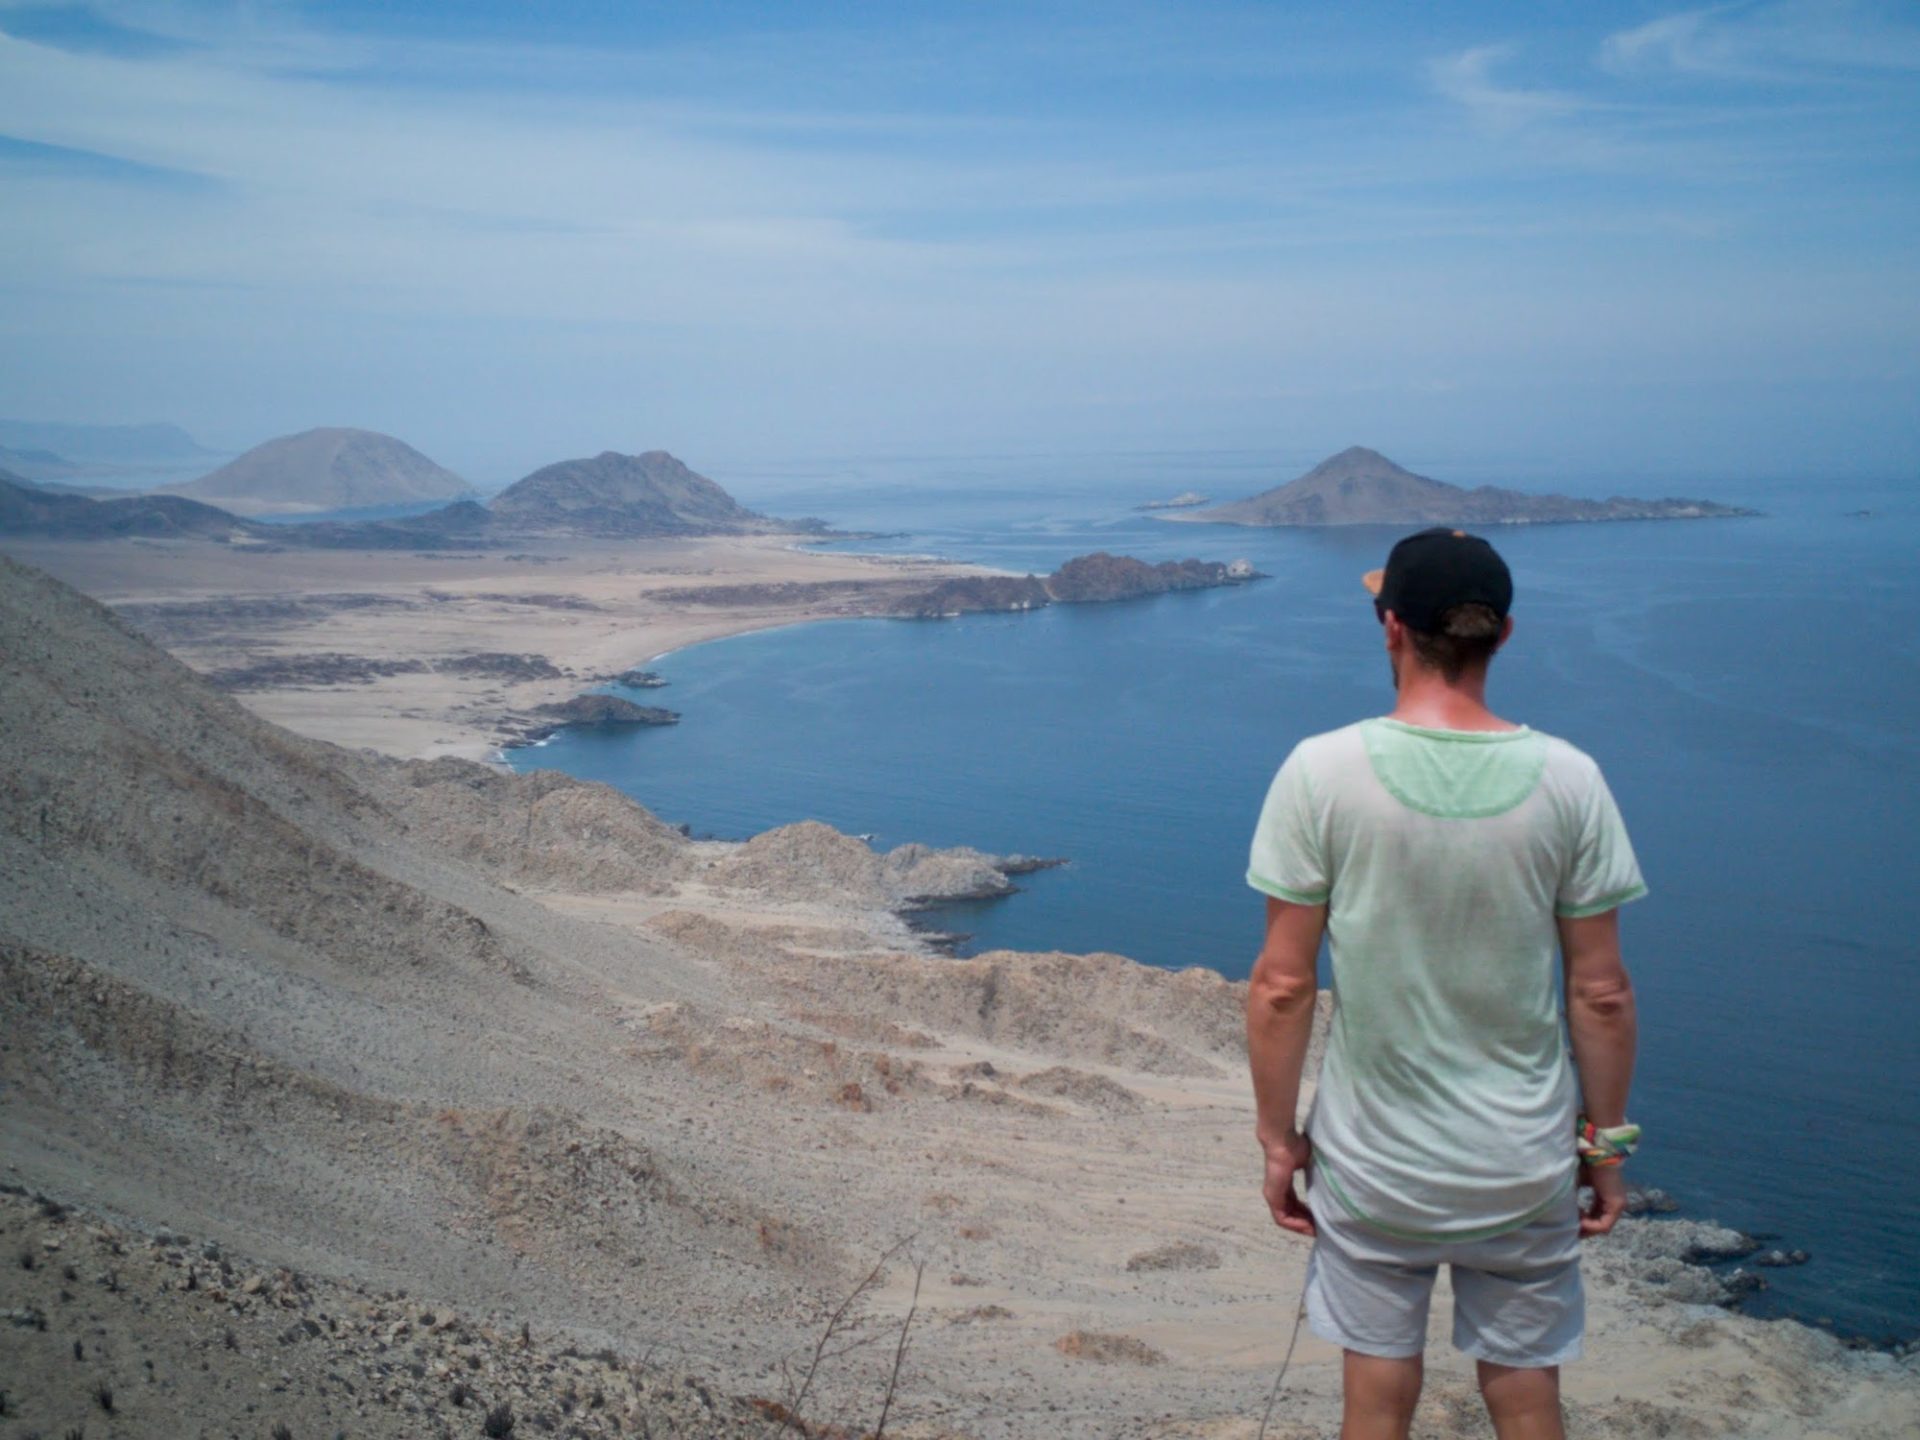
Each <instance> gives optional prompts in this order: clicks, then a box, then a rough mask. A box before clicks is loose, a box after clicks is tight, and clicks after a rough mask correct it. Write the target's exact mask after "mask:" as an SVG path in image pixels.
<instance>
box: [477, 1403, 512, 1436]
mask: <svg viewBox="0 0 1920 1440" xmlns="http://www.w3.org/2000/svg"><path fill="white" fill-rule="evenodd" d="M480 1433H481V1434H482V1435H485V1436H486V1437H487V1440H506V1437H507V1436H509V1435H511V1434H513V1406H512V1405H510V1404H508V1403H507V1402H506V1401H505V1400H502V1401H501V1402H500V1403H499V1404H498V1405H496V1406H494V1407H493V1408H492V1409H491V1410H489V1411H487V1418H486V1419H485V1420H484V1421H483V1422H482V1423H481V1426H480Z"/></svg>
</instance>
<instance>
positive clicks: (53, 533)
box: [0, 470, 493, 550]
mask: <svg viewBox="0 0 1920 1440" xmlns="http://www.w3.org/2000/svg"><path fill="white" fill-rule="evenodd" d="M492 525H493V517H492V516H491V515H489V514H488V513H487V511H486V510H485V509H484V508H483V507H481V506H479V505H476V504H474V503H473V502H472V501H471V500H461V501H456V502H455V503H454V504H452V505H446V506H442V507H441V508H440V509H438V510H435V511H432V512H431V513H429V514H426V515H410V516H407V517H405V518H404V519H399V520H361V521H356V522H352V523H345V522H329V521H314V522H313V523H311V524H307V525H269V524H264V523H262V522H261V521H258V520H247V519H243V518H242V517H240V516H238V515H235V514H234V513H232V512H231V511H229V510H222V509H219V508H218V507H216V506H213V505H207V504H203V503H202V502H200V501H198V500H190V499H188V498H187V497H186V496H185V495H129V496H125V497H122V498H115V499H106V500H95V499H89V498H88V497H87V496H84V495H78V494H74V493H71V492H69V491H67V490H65V489H64V488H62V489H58V490H56V489H52V488H49V487H46V486H40V485H35V484H33V483H32V482H30V481H27V480H23V479H21V477H20V476H18V475H12V474H9V473H7V472H6V471H4V470H0V539H5V538H9V537H15V536H18V537H21V538H31V539H37V540H113V539H118V538H121V537H125V536H140V537H144V538H148V539H175V540H181V539H195V540H208V541H212V542H214V543H215V544H220V545H261V546H271V547H273V548H274V549H281V550H285V549H308V550H449V549H456V548H473V547H475V546H485V545H488V544H490V543H493V542H491V541H490V540H489V538H488V534H489V531H490V529H491V527H492Z"/></svg>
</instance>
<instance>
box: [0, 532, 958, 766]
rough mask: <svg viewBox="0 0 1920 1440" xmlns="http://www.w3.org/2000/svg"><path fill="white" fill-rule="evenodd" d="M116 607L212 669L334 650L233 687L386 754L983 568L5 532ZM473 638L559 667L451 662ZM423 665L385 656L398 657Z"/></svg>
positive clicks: (259, 705)
mask: <svg viewBox="0 0 1920 1440" xmlns="http://www.w3.org/2000/svg"><path fill="white" fill-rule="evenodd" d="M0 549H3V550H4V551H5V552H6V553H8V554H11V555H13V556H15V557H16V558H17V559H20V560H22V561H24V562H25V563H27V564H30V565H33V566H36V567H38V568H40V569H43V570H46V571H47V572H48V573H50V574H52V575H56V576H58V577H59V578H60V579H62V580H65V581H66V582H67V583H69V584H71V585H73V586H74V587H75V588H77V589H79V590H82V591H84V592H85V593H87V594H89V595H92V596H94V597H95V598H96V599H99V600H101V601H103V602H105V603H106V604H108V605H111V606H113V607H114V608H116V609H118V610H120V611H121V612H122V613H123V614H124V615H126V616H127V618H128V619H130V620H131V621H132V622H133V623H134V624H136V625H138V626H139V627H140V628H141V629H142V630H143V631H144V632H145V633H147V634H149V635H151V636H152V637H153V638H154V639H155V640H156V641H158V642H159V643H160V644H162V645H165V646H166V647H167V648H168V649H169V650H170V651H172V652H173V653H174V654H175V655H177V656H179V657H180V658H181V659H182V660H184V661H186V662H187V663H188V664H189V665H191V666H193V667H194V668H195V669H197V670H200V671H202V672H218V671H232V670H237V669H240V668H243V667H248V666H258V665H260V664H261V662H263V661H300V660H310V659H312V658H314V657H324V658H326V659H327V660H328V661H329V662H330V663H332V664H333V665H334V669H335V672H336V675H337V676H338V677H339V678H335V679H332V680H331V681H330V682H329V681H328V680H325V679H311V678H308V679H300V680H297V681H295V682H293V683H283V682H273V681H267V682H264V683H261V684H258V685H251V684H250V685H247V686H246V687H245V688H242V689H239V690H238V691H237V693H238V694H239V695H240V698H241V699H242V701H243V703H245V704H246V705H247V706H248V707H249V708H251V709H253V710H254V711H256V712H257V713H258V714H260V715H262V716H265V717H266V718H267V719H270V720H272V721H274V722H275V723H276V724H281V725H285V726H287V727H288V728H289V729H291V730H293V731H295V732H297V733H299V734H302V735H310V736H312V737H314V738H316V739H321V740H328V741H331V742H333V743H335V744H339V745H346V746H349V747H352V748H356V749H358V748H365V749H371V750H377V751H379V752H380V753H381V754H383V755H394V756H403V757H411V758H431V757H433V756H436V755H458V756H462V757H465V758H468V759H480V760H484V759H487V758H489V757H491V756H493V755H494V754H495V753H496V751H497V750H498V748H499V746H500V745H501V743H502V741H503V739H505V738H506V732H507V730H508V729H509V728H510V719H511V717H521V718H523V719H524V717H527V716H529V715H532V714H534V713H535V712H536V711H537V709H538V707H540V706H542V705H547V704H552V703H555V702H559V701H564V700H566V699H568V698H570V697H571V696H573V695H576V694H578V693H579V692H580V691H582V690H584V689H586V688H588V687H589V686H590V685H592V684H594V683H595V682H597V681H600V680H603V679H607V678H611V677H612V676H614V675H616V674H618V673H620V672H621V671H623V670H626V669H629V668H631V667H634V666H641V665H644V664H645V663H646V662H647V661H648V660H649V659H651V658H653V657H655V656H657V655H660V654H663V653H665V652H667V651H669V650H677V649H680V648H682V647H683V646H686V645H692V644H697V643H699V642H700V641H703V640H714V639H718V638H720V637H722V636H726V635H737V634H741V633H743V632H745V631H749V630H763V629H767V628H770V627H772V626H778V625H791V624H797V623H800V622H802V621H808V620H825V619H831V618H836V617H845V616H860V615H877V614H881V613H884V611H885V609H886V608H887V606H888V604H889V603H890V602H891V601H893V600H896V599H898V598H899V597H901V596H903V595H906V594H909V593H912V592H914V591H918V590H923V589H925V588H927V587H929V586H931V585H933V584H935V583H937V582H938V581H940V580H943V579H946V578H948V577H951V576H956V575H966V574H975V575H977V574H983V573H989V572H984V571H981V570H979V569H977V568H975V567H970V566H961V565H952V564H946V563H942V562H937V561H931V560H926V559H920V558H914V557H897V558H896V557H889V556H869V555H846V554H837V553H831V552H828V553H822V552H818V551H812V550H806V549H802V548H799V545H798V538H797V537H792V536H715V537H705V538H699V539H684V540H678V539H676V540H667V539H645V540H617V541H616V540H599V539H568V540H529V541H527V542H525V543H524V544H522V545H519V546H517V547H515V548H514V549H513V550H511V551H494V550H483V551H472V552H464V553H463V552H448V553H429V552H418V553H406V552H399V553H392V552H369V551H330V550H276V551H271V552H262V551H261V550H259V549H257V548H245V547H233V548H228V547H224V546H217V545H209V544H205V543H201V542H197V541H146V540H128V541H114V542H107V543H100V542H73V541H29V540H22V539H19V538H17V537H4V538H0ZM474 655H508V656H520V657H538V658H539V659H541V660H544V661H546V662H547V663H548V664H549V665H550V666H551V667H552V668H553V670H554V671H556V672H557V673H555V674H553V675H550V676H545V677H542V678H516V677H515V676H514V675H513V674H512V673H511V672H508V673H499V672H495V673H491V674H472V673H460V672H458V671H456V670H454V669H452V668H449V667H448V664H447V662H449V661H456V660H459V659H462V658H465V657H472V656H474ZM415 662H418V664H419V665H420V666H421V667H422V668H420V669H417V670H405V671H401V672H399V673H381V672H382V670H383V668H385V667H389V666H391V665H393V664H396V663H397V664H403V665H411V664H414V663H415Z"/></svg>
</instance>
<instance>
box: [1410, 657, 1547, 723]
mask: <svg viewBox="0 0 1920 1440" xmlns="http://www.w3.org/2000/svg"><path fill="white" fill-rule="evenodd" d="M1389 718H1390V719H1394V720H1398V721H1400V722H1401V723H1402V724H1404V725H1419V726H1421V727H1423V728H1424V729H1428V730H1518V729H1519V728H1520V727H1519V726H1518V725H1515V724H1514V723H1513V722H1512V721H1510V720H1502V719H1501V718H1500V717H1499V716H1498V715H1496V714H1494V713H1493V711H1491V710H1489V709H1488V708H1487V672H1486V671H1485V670H1481V671H1478V672H1469V673H1467V674H1464V675H1462V676H1461V677H1460V678H1459V679H1458V680H1455V681H1452V682H1449V681H1448V680H1447V677H1446V676H1444V675H1442V674H1441V673H1440V672H1439V671H1438V670H1429V669H1427V668H1425V667H1424V666H1422V665H1418V664H1412V663H1408V664H1403V665H1402V666H1401V668H1400V686H1399V697H1398V699H1397V700H1396V701H1395V703H1394V707H1393V710H1392V712H1391V714H1390V716H1389Z"/></svg>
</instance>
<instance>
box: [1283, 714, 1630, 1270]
mask: <svg viewBox="0 0 1920 1440" xmlns="http://www.w3.org/2000/svg"><path fill="white" fill-rule="evenodd" d="M1247 878H1248V881H1249V883H1251V884H1252V885H1253V886H1254V887H1255V888H1257V889H1260V890H1262V891H1265V892H1266V893H1267V894H1269V895H1273V896H1274V897H1276V898H1278V899H1281V900H1286V901H1290V902H1292V903H1295V904H1310V905H1312V904H1322V903H1324V904H1326V906H1327V932H1328V936H1329V939H1330V942H1331V949H1332V955H1333V972H1334V987H1335V990H1336V992H1337V996H1338V1004H1337V1006H1336V1009H1335V1012H1334V1028H1333V1034H1332V1038H1331V1041H1330V1044H1329V1046H1328V1051H1327V1058H1326V1065H1325V1069H1324V1072H1323V1074H1322V1077H1321V1081H1320V1086H1319V1090H1318V1093H1317V1097H1316V1100H1315V1104H1314V1111H1313V1116H1312V1120H1311V1122H1310V1126H1309V1128H1310V1132H1311V1134H1312V1135H1313V1140H1314V1148H1315V1153H1316V1164H1317V1166H1318V1167H1319V1169H1318V1178H1319V1180H1320V1181H1322V1182H1324V1183H1325V1185H1326V1187H1327V1190H1328V1191H1329V1192H1331V1194H1332V1195H1333V1196H1334V1197H1335V1198H1336V1199H1337V1200H1338V1201H1339V1202H1340V1203H1341V1204H1342V1206H1343V1207H1344V1208H1345V1209H1347V1210H1348V1211H1350V1212H1351V1213H1352V1214H1353V1215H1355V1216H1356V1217H1357V1218H1359V1219H1362V1220H1364V1221H1366V1222H1367V1223H1369V1224H1370V1225H1373V1226H1374V1227H1375V1228H1377V1229H1380V1230H1383V1231H1386V1232H1388V1233H1391V1234H1400V1235H1405V1236H1408V1237H1412V1238H1422V1239H1442V1238H1445V1239H1466V1238H1470V1237H1472V1236H1475V1235H1487V1234H1498V1233H1501V1232H1503V1231H1506V1230H1511V1229H1515V1228H1518V1227H1519V1226H1521V1225H1524V1224H1525V1223H1526V1222H1527V1221H1528V1220H1529V1219H1531V1218H1532V1217H1534V1216H1535V1215H1538V1214H1540V1213H1541V1212H1543V1211H1544V1210H1546V1209H1547V1208H1548V1207H1550V1206H1551V1205H1553V1204H1554V1202H1555V1201H1557V1200H1559V1199H1561V1198H1562V1197H1564V1196H1565V1195H1566V1194H1567V1193H1568V1191H1569V1190H1570V1188H1571V1186H1572V1184H1573V1163H1572V1161H1573V1157H1572V1155H1571V1153H1570V1151H1569V1148H1568V1144H1567V1138H1566V1137H1567V1135H1568V1134H1569V1133H1570V1132H1571V1130H1572V1128H1573V1119H1574V1109H1575V1103H1576V1100H1575V1096H1576V1086H1575V1083H1574V1077H1573V1073H1572V1067H1571V1066H1570V1065H1569V1063H1568V1058H1567V1054H1566V1045H1565V1040H1564V1036H1563V1032H1562V1030H1561V1026H1560V1022H1559V1010H1558V1000H1557V990H1556V986H1555V981H1554V972H1555V959H1556V946H1557V934H1556V929H1555V920H1556V917H1557V916H1575V915H1583V914H1591V913H1597V912H1599V911H1603V910H1607V909H1611V908H1613V907H1614V906H1616V905H1619V904H1621V903H1623V902H1624V901H1626V900H1629V899H1633V898H1635V897H1637V896H1639V895H1641V894H1644V893H1645V886H1644V885H1643V884H1642V883H1641V880H1640V875H1639V871H1638V869H1637V867H1636V865H1635V863H1634V858H1633V852H1632V849H1631V847H1630V846H1629V845H1628V843H1627V839H1626V834H1625V831H1624V828H1623V827H1622V825H1621V822H1620V818H1619V814H1618V811H1617V810H1616V808H1615V806H1614V804H1613V799H1612V797H1611V795H1610V794H1609V793H1608V792H1607V788H1606V784H1605V782H1604V780H1603V779H1602V778H1601V776H1600V772H1599V769H1598V767H1597V766H1595V764H1594V763H1593V761H1592V760H1591V759H1589V758H1588V757H1587V756H1586V755H1585V754H1583V753H1582V752H1580V751H1579V750H1577V749H1575V748H1574V747H1573V746H1571V745H1568V744H1567V743H1566V742H1564V741H1561V740H1557V739H1555V738H1553V737H1551V736H1548V735H1544V734H1541V733H1540V732H1538V731H1535V730H1530V729H1527V728H1525V727H1521V728H1517V729H1505V730H1442V729H1432V728H1426V727H1420V726H1414V725H1408V724H1404V723H1402V722H1400V721H1397V720H1393V719H1387V718H1382V719H1373V720H1366V721H1362V722H1360V723H1359V724H1356V725H1350V726H1347V727H1345V728H1343V729H1340V730H1334V731H1330V732H1328V733H1326V734H1323V735H1317V736H1314V737H1312V738H1311V739H1308V740H1305V741H1303V742H1301V744H1300V745H1299V746H1298V747H1296V748H1295V750H1294V752H1293V753H1292V754H1291V755H1290V756H1289V757H1288V759H1287V761H1286V763H1285V764H1284V765H1283V766H1282V767H1281V769H1280V772H1279V774H1278V775H1277V776H1276V777H1275V779H1274V782H1273V786H1272V788H1271V789H1270V791H1269V793H1268V796H1267V802H1266V805H1265V807H1264V808H1263V810H1262V813H1261V819H1260V824H1259V827H1258V830H1257V831H1256V835H1255V840H1254V845H1253V852H1252V856H1251V860H1250V869H1249V873H1248V877H1247Z"/></svg>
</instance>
